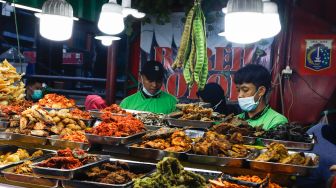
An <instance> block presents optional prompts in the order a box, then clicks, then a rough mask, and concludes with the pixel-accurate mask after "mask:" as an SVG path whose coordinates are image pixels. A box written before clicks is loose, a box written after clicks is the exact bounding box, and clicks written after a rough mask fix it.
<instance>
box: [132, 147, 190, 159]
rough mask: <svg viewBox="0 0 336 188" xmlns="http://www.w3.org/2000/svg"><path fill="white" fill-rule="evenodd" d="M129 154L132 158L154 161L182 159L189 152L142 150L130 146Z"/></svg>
mask: <svg viewBox="0 0 336 188" xmlns="http://www.w3.org/2000/svg"><path fill="white" fill-rule="evenodd" d="M128 149H129V152H130V154H131V155H132V156H135V157H140V158H144V159H152V160H157V161H159V160H161V159H163V158H164V157H174V158H180V157H182V156H183V155H184V156H185V154H186V153H187V152H188V151H186V152H169V151H164V150H159V149H152V148H141V147H135V146H128Z"/></svg>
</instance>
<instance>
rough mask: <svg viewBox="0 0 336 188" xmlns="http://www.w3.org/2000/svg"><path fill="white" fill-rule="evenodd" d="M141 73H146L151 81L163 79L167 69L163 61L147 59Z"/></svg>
mask: <svg viewBox="0 0 336 188" xmlns="http://www.w3.org/2000/svg"><path fill="white" fill-rule="evenodd" d="M140 73H141V74H142V75H145V76H146V78H147V79H148V80H150V81H162V80H163V78H164V73H165V70H164V68H163V65H162V63H160V62H157V61H147V62H146V63H144V64H143V65H142V67H141V71H140Z"/></svg>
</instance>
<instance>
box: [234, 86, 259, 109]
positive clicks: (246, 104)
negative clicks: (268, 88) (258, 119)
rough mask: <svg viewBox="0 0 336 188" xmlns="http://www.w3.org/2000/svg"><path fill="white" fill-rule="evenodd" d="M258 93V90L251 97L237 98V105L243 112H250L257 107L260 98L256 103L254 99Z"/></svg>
mask: <svg viewBox="0 0 336 188" xmlns="http://www.w3.org/2000/svg"><path fill="white" fill-rule="evenodd" d="M258 91H259V89H258V90H257V92H256V93H255V94H254V95H253V96H251V97H245V98H238V104H239V106H240V108H241V109H242V110H243V111H245V112H251V111H253V110H255V109H256V108H257V107H258V105H259V101H260V99H261V97H260V98H259V99H258V101H254V97H255V95H256V94H257V93H258Z"/></svg>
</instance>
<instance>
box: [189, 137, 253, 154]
mask: <svg viewBox="0 0 336 188" xmlns="http://www.w3.org/2000/svg"><path fill="white" fill-rule="evenodd" d="M242 143H243V138H242V135H241V134H240V133H235V134H233V135H232V136H231V137H228V136H225V135H221V134H218V133H216V132H212V131H208V132H207V133H205V136H204V137H203V138H202V139H201V140H199V141H198V142H196V144H195V145H194V146H193V147H192V152H193V153H195V154H200V155H210V156H219V157H233V158H244V157H247V155H248V154H250V152H251V149H250V148H248V147H246V146H244V145H242Z"/></svg>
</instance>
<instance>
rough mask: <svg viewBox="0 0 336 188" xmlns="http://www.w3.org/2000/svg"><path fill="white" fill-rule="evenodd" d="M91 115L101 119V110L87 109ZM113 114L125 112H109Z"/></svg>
mask: <svg viewBox="0 0 336 188" xmlns="http://www.w3.org/2000/svg"><path fill="white" fill-rule="evenodd" d="M89 112H90V115H91V117H93V118H96V119H101V115H102V114H103V112H101V111H99V110H89ZM111 114H112V115H114V116H126V115H125V114H117V113H111Z"/></svg>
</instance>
